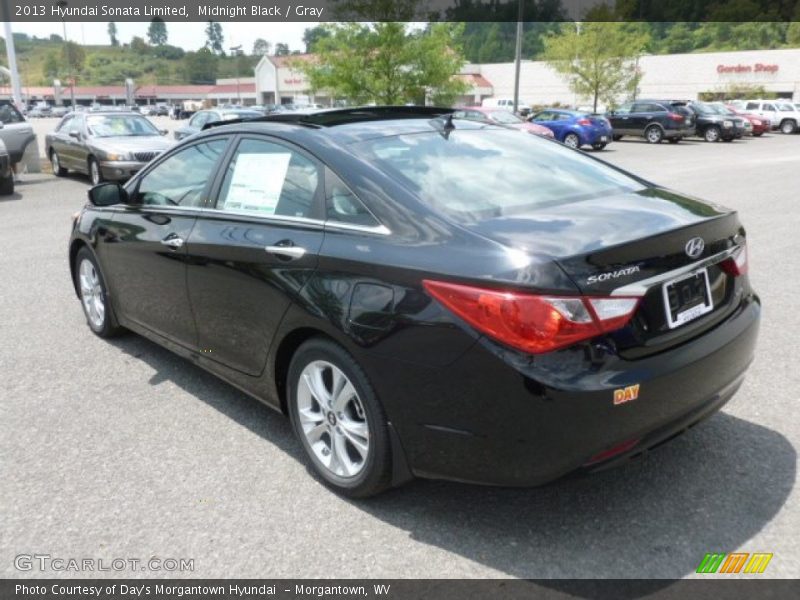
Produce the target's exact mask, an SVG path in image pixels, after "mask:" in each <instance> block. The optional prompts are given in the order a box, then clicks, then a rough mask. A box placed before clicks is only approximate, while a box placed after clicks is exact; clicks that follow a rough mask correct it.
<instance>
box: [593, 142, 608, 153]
mask: <svg viewBox="0 0 800 600" xmlns="http://www.w3.org/2000/svg"><path fill="white" fill-rule="evenodd" d="M607 145H608V144H606V143H604V142H603V143H599V144H592V150H597V151H600V150H602V149H603V148H605V147H606V146H607Z"/></svg>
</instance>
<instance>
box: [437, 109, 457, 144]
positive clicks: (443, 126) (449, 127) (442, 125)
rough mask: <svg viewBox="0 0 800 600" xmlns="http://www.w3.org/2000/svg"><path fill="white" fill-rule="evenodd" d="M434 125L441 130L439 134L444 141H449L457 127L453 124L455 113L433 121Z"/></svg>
mask: <svg viewBox="0 0 800 600" xmlns="http://www.w3.org/2000/svg"><path fill="white" fill-rule="evenodd" d="M431 122H432V124H433V126H434V127H436V129H438V130H439V134H440V135H441V136H442V137H443V138H444V139H449V137H450V133H451V132H452V131H454V130H455V128H456V126H455V124H454V123H453V113H447V114H446V115H442V116H441V117H437V118H435V119H432V121H431Z"/></svg>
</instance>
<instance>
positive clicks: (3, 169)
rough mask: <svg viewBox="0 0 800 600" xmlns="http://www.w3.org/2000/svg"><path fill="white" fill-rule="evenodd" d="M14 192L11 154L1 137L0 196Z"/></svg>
mask: <svg viewBox="0 0 800 600" xmlns="http://www.w3.org/2000/svg"><path fill="white" fill-rule="evenodd" d="M13 193H14V170H13V169H12V168H11V156H9V154H8V150H7V149H6V145H5V144H4V143H3V140H2V139H0V196H10V195H11V194H13Z"/></svg>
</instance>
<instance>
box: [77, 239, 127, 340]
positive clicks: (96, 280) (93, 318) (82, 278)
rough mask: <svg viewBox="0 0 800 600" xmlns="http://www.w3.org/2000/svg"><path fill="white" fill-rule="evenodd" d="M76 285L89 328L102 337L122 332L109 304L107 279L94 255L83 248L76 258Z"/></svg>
mask: <svg viewBox="0 0 800 600" xmlns="http://www.w3.org/2000/svg"><path fill="white" fill-rule="evenodd" d="M75 278H76V281H75V283H76V284H77V287H78V294H79V295H80V298H81V305H82V306H83V313H84V315H86V322H87V324H88V325H89V328H90V329H91V330H92V331H93V332H94V333H96V334H97V335H99V336H100V337H103V338H106V337H112V336H114V335H117V334H118V333H120V332H121V331H122V328H121V327H120V326H119V324H118V323H117V319H116V318H115V317H114V312H113V311H112V310H111V305H110V304H109V302H108V292H107V290H106V283H105V279H103V275H102V273H101V272H100V266H99V265H98V264H97V260H96V259H95V257H94V255H93V254H92V253H91V252H90V251H89V250H88V249H87V248H81V249H80V250H79V251H78V254H77V255H76V256H75Z"/></svg>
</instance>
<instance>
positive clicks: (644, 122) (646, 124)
mask: <svg viewBox="0 0 800 600" xmlns="http://www.w3.org/2000/svg"><path fill="white" fill-rule="evenodd" d="M606 118H607V119H608V120H609V121H610V123H611V126H612V127H613V128H614V139H615V140H619V139H622V136H624V135H630V136H634V137H643V138H644V139H645V140H647V141H648V142H650V143H651V144H660V143H661V142H662V141H664V140H665V139H666V140H667V141H669V142H670V143H671V144H677V143H678V142H680V141H681V140H682V139H683V138H685V137H688V136H690V135H692V134H693V133H694V113H692V111H691V110H689V109H688V108H687V107H686V102H683V101H680V100H636V101H635V102H628V103H626V104H623V105H622V106H620V107H619V108H616V109H613V110H610V111H609V112H608V113H606Z"/></svg>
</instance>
